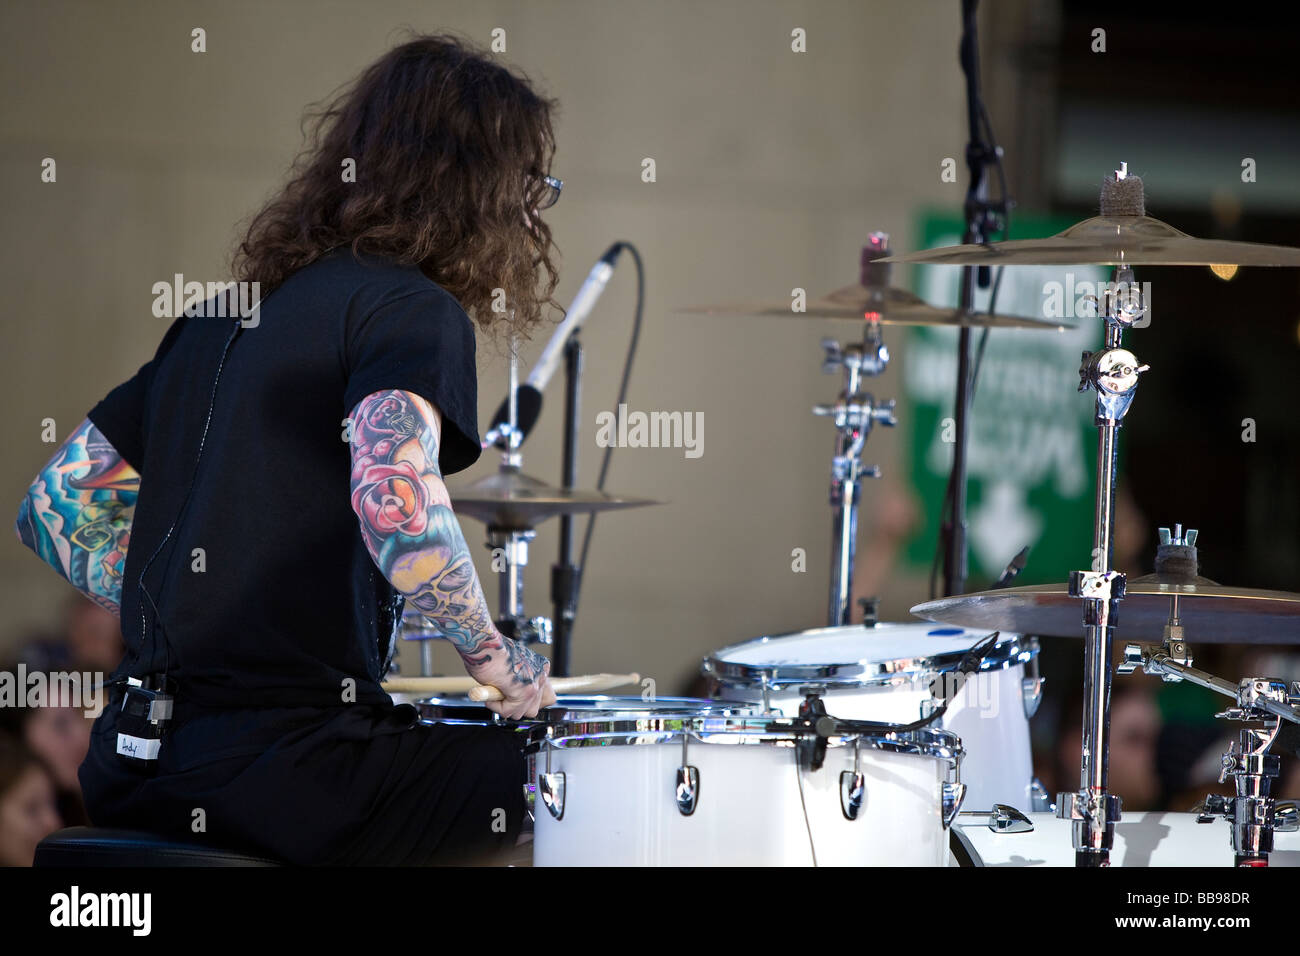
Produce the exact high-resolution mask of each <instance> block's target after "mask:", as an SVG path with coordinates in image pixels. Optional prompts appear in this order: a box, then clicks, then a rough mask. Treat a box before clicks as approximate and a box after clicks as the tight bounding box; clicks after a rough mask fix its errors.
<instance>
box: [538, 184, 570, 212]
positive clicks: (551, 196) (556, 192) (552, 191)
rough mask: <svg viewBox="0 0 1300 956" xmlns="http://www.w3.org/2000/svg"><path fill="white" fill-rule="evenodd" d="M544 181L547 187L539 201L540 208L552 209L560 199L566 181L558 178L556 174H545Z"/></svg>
mask: <svg viewBox="0 0 1300 956" xmlns="http://www.w3.org/2000/svg"><path fill="white" fill-rule="evenodd" d="M542 183H543V184H544V185H545V187H546V189H545V191H544V192H543V193H542V196H541V198H540V199H539V200H538V201H537V208H538V210H542V209H550V208H551V207H552V206H554V205H555V204H556V203H557V202H559V201H560V190H561V189H563V188H564V182H563V181H562V180H559V179H556V178H555V177H554V176H543V177H542Z"/></svg>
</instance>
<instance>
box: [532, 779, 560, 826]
mask: <svg viewBox="0 0 1300 956" xmlns="http://www.w3.org/2000/svg"><path fill="white" fill-rule="evenodd" d="M537 781H538V784H539V789H540V790H541V791H542V803H544V804H546V809H547V810H550V811H551V816H553V817H555V819H557V820H563V819H564V772H563V771H561V772H560V773H544V774H541V775H540V776H539V777H538V778H537Z"/></svg>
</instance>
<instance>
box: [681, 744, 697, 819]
mask: <svg viewBox="0 0 1300 956" xmlns="http://www.w3.org/2000/svg"><path fill="white" fill-rule="evenodd" d="M690 743H691V735H690V734H689V733H687V732H685V731H683V732H682V764H681V766H680V767H678V768H677V791H676V796H677V811H678V812H679V813H680V814H681V815H682V816H684V817H689V816H690V815H691V814H692V813H694V812H695V805H696V804H697V803H699V801H700V771H699V768H697V767H692V766H691V762H690V760H689V758H688V755H687V751H688V749H689V747H690Z"/></svg>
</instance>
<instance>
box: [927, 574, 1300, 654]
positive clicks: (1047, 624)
mask: <svg viewBox="0 0 1300 956" xmlns="http://www.w3.org/2000/svg"><path fill="white" fill-rule="evenodd" d="M1175 598H1176V599H1177V601H1178V617H1179V620H1180V621H1181V623H1182V624H1183V626H1184V627H1185V628H1186V637H1187V640H1188V642H1190V643H1193V644H1195V643H1197V642H1202V643H1213V644H1300V594H1292V593H1291V592H1289V591H1260V590H1255V589H1251V588H1236V587H1226V586H1224V585H1222V584H1215V583H1214V582H1213V581H1210V580H1209V579H1208V578H1201V577H1198V578H1196V580H1195V583H1194V584H1172V583H1168V582H1167V581H1166V580H1162V579H1161V578H1160V576H1158V575H1154V574H1150V575H1147V576H1145V577H1140V578H1133V579H1131V580H1129V581H1128V583H1127V585H1126V588H1125V595H1124V599H1123V600H1122V601H1120V602H1119V615H1118V619H1117V621H1116V625H1115V633H1116V635H1117V637H1118V639H1119V640H1121V641H1159V640H1160V639H1161V638H1162V636H1163V633H1164V627H1165V624H1166V622H1167V621H1168V620H1169V610H1170V604H1171V602H1172V600H1173V599H1175ZM912 613H913V614H915V615H916V616H917V617H921V618H925V619H926V620H930V621H938V622H940V623H942V624H954V625H957V626H958V627H968V628H974V629H987V630H991V631H992V630H1002V631H1012V632H1015V633H1018V634H1033V635H1046V636H1052V637H1082V636H1083V601H1082V599H1081V598H1075V597H1070V594H1069V590H1068V588H1067V586H1066V585H1064V584H1036V585H1030V586H1027V587H1015V588H1003V589H1001V590H998V591H979V592H976V593H974V594H958V595H955V596H953V597H948V598H941V599H939V600H937V601H927V602H926V603H924V604H918V605H917V606H916V607H914V608H912Z"/></svg>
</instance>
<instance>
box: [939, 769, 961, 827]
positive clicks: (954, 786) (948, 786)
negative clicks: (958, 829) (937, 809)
mask: <svg viewBox="0 0 1300 956" xmlns="http://www.w3.org/2000/svg"><path fill="white" fill-rule="evenodd" d="M965 799H966V784H964V783H960V782H958V781H951V780H949V781H944V784H943V828H944V829H945V830H946V829H948V828H949V827H950V826H952V821H953V820H955V819H957V813H958V812H959V811H960V810H961V803H962V801H963V800H965Z"/></svg>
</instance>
